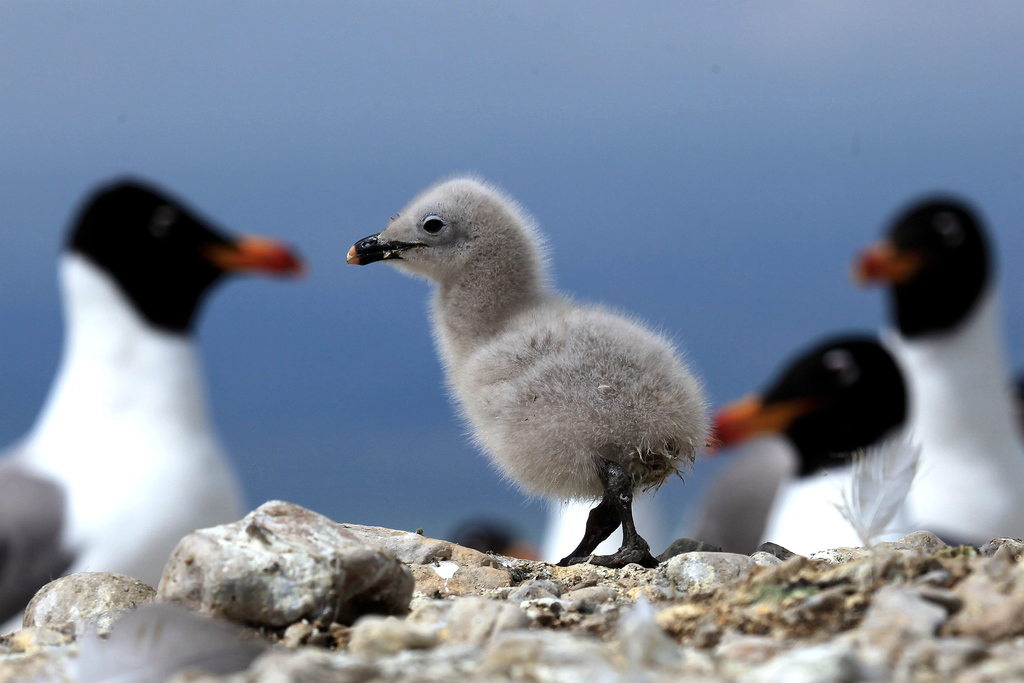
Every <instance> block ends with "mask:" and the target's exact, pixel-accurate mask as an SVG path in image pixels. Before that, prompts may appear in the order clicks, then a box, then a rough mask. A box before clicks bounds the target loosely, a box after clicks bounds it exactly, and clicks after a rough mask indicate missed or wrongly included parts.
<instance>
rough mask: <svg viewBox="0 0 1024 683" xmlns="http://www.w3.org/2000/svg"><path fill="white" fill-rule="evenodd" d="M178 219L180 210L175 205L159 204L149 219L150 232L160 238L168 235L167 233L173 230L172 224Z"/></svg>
mask: <svg viewBox="0 0 1024 683" xmlns="http://www.w3.org/2000/svg"><path fill="white" fill-rule="evenodd" d="M177 220H178V212H177V211H176V210H175V208H174V207H173V206H167V205H166V204H164V205H163V206H159V207H157V209H156V211H154V212H153V217H152V218H151V219H150V221H149V232H150V233H151V234H152V235H153V237H156V238H158V239H162V238H164V237H167V234H168V233H169V232H170V231H171V226H172V225H174V223H175V221H177Z"/></svg>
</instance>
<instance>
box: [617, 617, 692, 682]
mask: <svg viewBox="0 0 1024 683" xmlns="http://www.w3.org/2000/svg"><path fill="white" fill-rule="evenodd" d="M615 637H616V642H617V644H618V648H619V650H620V652H622V655H623V659H625V661H626V671H627V672H628V673H629V674H630V678H636V677H637V676H639V675H642V672H643V671H646V670H649V669H659V668H666V667H671V666H673V665H675V664H678V662H679V660H680V659H681V657H682V652H681V651H680V650H679V648H678V647H677V646H676V643H675V641H673V640H672V639H671V638H669V637H668V635H667V634H666V633H665V632H664V631H663V630H661V627H660V626H658V622H657V621H655V613H654V609H653V608H652V607H651V606H650V605H649V604H648V603H647V602H645V601H640V602H638V603H636V604H635V605H634V606H633V607H632V609H630V610H629V611H628V612H626V613H625V614H624V615H623V617H622V619H620V620H619V625H618V627H617V628H616V636H615Z"/></svg>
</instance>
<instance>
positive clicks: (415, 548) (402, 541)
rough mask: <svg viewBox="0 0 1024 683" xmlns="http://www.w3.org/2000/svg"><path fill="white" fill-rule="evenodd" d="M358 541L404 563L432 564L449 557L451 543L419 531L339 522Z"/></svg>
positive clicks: (451, 547)
mask: <svg viewBox="0 0 1024 683" xmlns="http://www.w3.org/2000/svg"><path fill="white" fill-rule="evenodd" d="M338 526H340V527H341V528H342V529H344V530H345V531H347V532H349V533H350V534H352V535H353V536H355V537H356V538H358V539H359V540H360V541H362V542H363V543H365V544H366V545H368V546H370V547H371V548H377V549H378V550H383V551H385V552H387V553H390V554H391V555H394V556H395V557H396V558H398V559H399V560H401V561H402V562H405V563H406V564H432V563H434V562H440V561H442V560H447V559H450V558H451V556H452V550H453V548H454V545H455V544H453V543H451V542H449V541H442V540H439V539H436V538H427V537H426V536H423V535H422V534H419V533H411V532H409V531H396V530H395V529H385V528H384V527H379V526H363V525H362V524H339V525H338Z"/></svg>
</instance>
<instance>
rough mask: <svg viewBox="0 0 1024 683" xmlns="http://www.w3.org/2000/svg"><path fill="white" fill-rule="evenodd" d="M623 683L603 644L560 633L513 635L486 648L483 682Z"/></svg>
mask: <svg viewBox="0 0 1024 683" xmlns="http://www.w3.org/2000/svg"><path fill="white" fill-rule="evenodd" d="M509 679H510V680H516V681H552V682H554V681H567V682H568V681H573V682H575V681H581V682H582V681H594V682H596V681H620V680H623V678H622V677H621V675H620V674H619V672H618V671H617V670H616V669H615V667H614V666H613V665H612V663H611V661H610V659H609V657H608V653H607V651H606V650H605V648H603V647H601V645H600V643H598V642H596V641H592V640H590V639H587V638H579V637H573V636H572V635H571V634H569V633H565V632H560V631H548V632H538V631H513V632H510V633H503V634H501V635H500V636H498V637H496V638H495V639H494V640H493V641H492V642H491V644H490V645H489V646H488V647H487V649H486V651H485V653H484V659H483V662H482V663H481V666H480V670H479V678H478V679H477V680H481V681H493V680H509Z"/></svg>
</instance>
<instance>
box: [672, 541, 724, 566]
mask: <svg viewBox="0 0 1024 683" xmlns="http://www.w3.org/2000/svg"><path fill="white" fill-rule="evenodd" d="M720 552H722V549H721V548H719V547H718V546H717V545H712V544H710V543H705V542H704V541H695V540H693V539H692V538H677V539H676V540H674V541H672V543H671V544H670V545H669V546H668V548H666V549H665V552H663V553H662V554H661V555H658V562H667V561H668V560H670V559H672V558H673V557H675V556H676V555H682V554H683V553H720Z"/></svg>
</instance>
